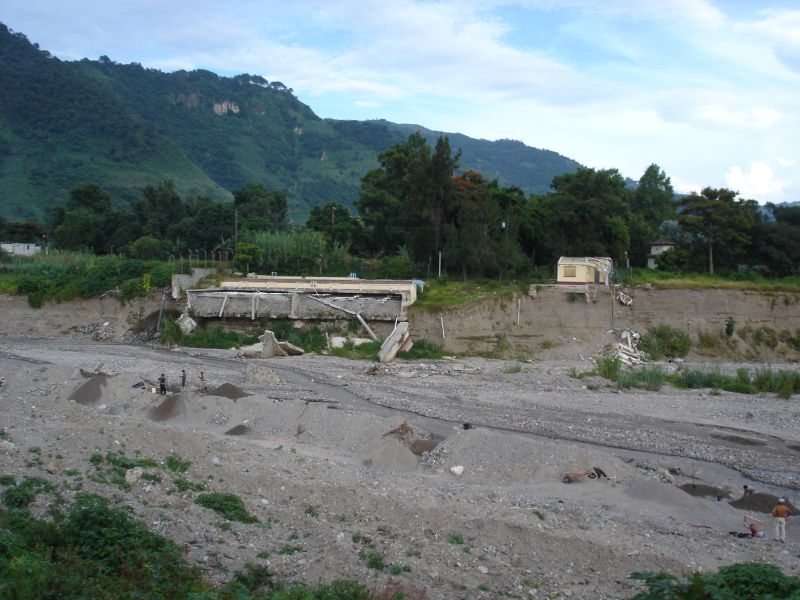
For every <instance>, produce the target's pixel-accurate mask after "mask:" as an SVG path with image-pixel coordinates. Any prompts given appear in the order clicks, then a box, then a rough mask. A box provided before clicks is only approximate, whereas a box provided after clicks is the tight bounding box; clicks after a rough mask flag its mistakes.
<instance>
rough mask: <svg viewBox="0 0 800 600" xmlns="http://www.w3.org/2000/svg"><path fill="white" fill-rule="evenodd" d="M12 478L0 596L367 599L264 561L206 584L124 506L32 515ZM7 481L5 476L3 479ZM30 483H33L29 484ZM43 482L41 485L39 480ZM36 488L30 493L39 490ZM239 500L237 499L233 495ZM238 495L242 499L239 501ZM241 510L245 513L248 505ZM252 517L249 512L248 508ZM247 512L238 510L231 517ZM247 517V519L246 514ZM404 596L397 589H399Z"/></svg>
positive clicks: (0, 555)
mask: <svg viewBox="0 0 800 600" xmlns="http://www.w3.org/2000/svg"><path fill="white" fill-rule="evenodd" d="M29 481H30V480H28V479H26V480H25V481H23V482H20V483H19V484H16V485H12V486H11V487H9V488H8V489H7V490H6V491H5V493H4V503H5V504H6V506H7V510H0V597H3V598H20V599H30V600H33V599H36V598H59V599H62V600H69V599H72V598H75V599H77V598H107V597H110V596H109V595H108V594H109V591H110V590H113V597H114V598H120V599H124V598H187V597H192V598H197V599H201V598H202V599H203V600H217V599H218V600H228V599H234V598H236V599H237V600H259V599H263V600H288V599H291V598H304V599H308V600H316V599H319V600H370V599H372V598H375V597H376V596H374V595H373V594H372V593H371V592H369V590H368V589H367V588H366V587H365V586H363V585H361V584H358V583H355V582H349V581H337V582H334V583H332V584H329V585H321V586H319V587H317V588H316V589H311V588H308V587H306V586H305V585H303V584H296V585H292V586H286V585H284V584H283V583H282V582H280V581H279V580H277V579H275V578H274V576H273V575H272V574H271V573H270V572H269V571H268V570H267V569H266V568H265V567H263V566H259V565H248V567H247V568H246V569H245V571H243V572H240V573H236V574H235V575H234V577H233V578H232V580H231V581H230V583H228V584H227V585H225V586H222V587H220V588H213V587H211V586H210V585H209V584H208V583H207V582H206V581H205V580H204V579H203V576H202V572H201V571H200V569H198V568H196V567H194V566H192V565H189V564H188V563H187V562H186V561H185V559H184V556H183V551H182V550H181V548H179V547H178V546H177V545H176V544H174V543H173V542H172V541H171V540H169V539H167V538H165V537H162V536H160V535H158V534H155V533H153V532H151V531H150V530H149V529H148V528H147V527H145V526H144V525H143V524H142V523H141V522H139V521H137V520H136V519H135V518H133V517H132V515H131V513H130V511H129V510H127V509H126V507H122V508H115V507H112V506H109V504H108V501H107V500H105V499H104V498H102V497H100V496H96V495H92V494H85V493H79V494H77V496H76V498H75V502H74V503H73V504H72V506H71V507H69V510H68V511H67V513H66V514H63V513H61V511H60V510H58V509H56V510H55V511H53V514H54V518H53V520H52V521H44V520H40V519H36V518H34V517H32V516H31V515H30V514H29V513H28V511H27V506H28V504H30V502H31V501H32V499H33V498H32V497H31V495H30V494H29V495H27V496H25V499H24V500H22V501H21V500H18V499H17V498H18V497H19V495H20V494H19V492H18V489H19V488H20V487H21V486H25V485H26V483H27V482H29ZM8 483H12V482H7V481H4V484H6V485H7V484H8ZM27 487H31V486H30V485H28V486H27ZM40 487H41V486H40ZM37 491H45V490H40V489H35V490H34V491H33V492H31V494H32V495H33V496H35V495H36V492H37ZM217 496H220V498H216V497H215V496H214V495H212V494H201V495H200V496H198V502H199V503H201V504H203V505H204V506H210V507H211V508H213V509H214V510H220V507H222V508H223V509H224V510H228V511H229V510H230V508H229V507H230V506H231V505H233V504H234V503H232V502H231V500H230V498H229V497H228V496H229V495H225V494H220V495H217ZM237 499H238V498H237ZM240 502H241V501H240ZM245 515H246V512H245ZM248 516H249V515H248ZM234 517H235V518H238V519H239V520H242V519H244V517H243V516H242V515H241V514H240V513H239V512H235V514H233V517H231V518H234ZM244 521H245V522H251V520H249V519H244ZM399 597H402V594H401V595H400V596H399Z"/></svg>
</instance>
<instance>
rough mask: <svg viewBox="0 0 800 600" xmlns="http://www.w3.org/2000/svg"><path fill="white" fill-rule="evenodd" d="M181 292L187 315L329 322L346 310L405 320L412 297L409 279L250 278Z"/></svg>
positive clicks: (364, 316)
mask: <svg viewBox="0 0 800 600" xmlns="http://www.w3.org/2000/svg"><path fill="white" fill-rule="evenodd" d="M186 294H187V308H188V312H189V315H190V316H192V317H203V318H224V317H238V318H249V319H252V320H256V319H260V318H266V319H280V318H289V319H301V320H329V319H330V320H334V319H341V318H342V316H343V313H346V314H349V315H351V316H355V317H358V318H359V320H364V321H405V320H406V318H407V309H408V307H409V306H411V304H413V303H414V301H415V300H416V299H417V290H416V286H415V285H414V284H413V283H412V282H411V281H403V280H387V279H377V280H374V279H355V278H350V277H324V278H323V277H319V278H306V277H270V276H255V277H254V276H250V277H247V278H242V279H229V280H226V281H222V282H221V283H220V286H219V287H217V288H207V289H193V290H188V291H187V292H186Z"/></svg>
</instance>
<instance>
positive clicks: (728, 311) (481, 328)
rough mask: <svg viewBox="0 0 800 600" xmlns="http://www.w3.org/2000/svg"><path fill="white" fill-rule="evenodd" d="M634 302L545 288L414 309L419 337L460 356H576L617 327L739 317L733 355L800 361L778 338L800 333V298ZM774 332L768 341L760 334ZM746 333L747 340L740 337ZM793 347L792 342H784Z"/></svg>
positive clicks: (715, 324)
mask: <svg viewBox="0 0 800 600" xmlns="http://www.w3.org/2000/svg"><path fill="white" fill-rule="evenodd" d="M633 295H634V301H633V304H632V305H631V306H630V307H625V306H622V305H621V304H620V303H619V302H616V303H613V305H612V302H611V298H610V296H609V294H608V292H607V291H606V292H605V293H603V292H599V293H598V294H597V296H596V297H595V298H593V299H590V300H589V301H588V302H587V301H586V300H585V298H584V296H583V295H578V296H577V298H575V296H571V295H570V294H568V293H566V292H564V291H561V290H558V289H556V288H553V287H541V288H539V289H538V290H537V292H536V295H535V297H534V296H523V295H519V296H516V297H514V298H503V299H492V298H488V299H484V300H481V301H477V302H472V303H469V304H466V305H462V306H459V307H457V308H455V309H451V310H447V311H443V312H433V311H426V310H419V309H415V308H414V307H413V306H412V307H411V311H410V315H409V320H410V324H411V330H412V331H413V332H414V335H415V337H417V338H426V339H429V340H432V341H434V342H436V343H438V344H440V345H441V346H442V348H443V349H444V350H445V351H446V352H453V353H493V352H494V353H497V354H498V355H512V356H513V355H514V354H528V355H536V356H539V355H541V356H542V357H544V358H559V357H572V356H575V354H576V353H578V352H592V351H596V350H600V349H602V346H603V344H604V343H605V342H607V341H609V338H607V337H606V334H607V332H608V331H609V330H610V329H620V328H632V329H634V330H636V331H639V332H642V333H644V332H645V331H646V330H647V328H648V327H651V326H653V325H659V324H662V323H663V324H667V325H670V326H672V327H675V328H677V329H681V330H683V331H686V332H688V333H690V334H691V335H692V336H693V337H694V338H695V339H696V338H697V335H698V333H701V332H709V333H711V334H714V335H718V334H720V333H722V332H723V330H724V328H725V322H726V320H727V319H728V318H729V317H733V318H734V320H735V322H736V325H735V328H736V332H737V335H736V336H735V339H734V340H733V342H732V343H733V346H732V347H731V348H729V350H730V352H729V353H728V354H730V355H732V356H729V357H733V358H735V357H736V354H737V353H738V354H740V355H741V357H742V358H747V359H749V360H758V359H763V360H790V361H791V360H797V359H798V358H800V355H798V352H797V351H795V350H793V349H792V348H791V347H785V348H784V349H783V350H782V346H781V344H782V342H781V341H780V340H777V343H776V344H773V343H771V338H773V337H777V336H778V334H779V333H780V332H787V333H791V334H792V335H795V336H796V335H797V331H798V329H800V295H798V294H793V293H770V292H751V291H740V290H657V289H636V290H634V292H633ZM759 331H762V332H764V331H766V332H767V333H766V335H765V336H764V337H765V338H766V339H765V341H764V342H761V343H754V341H753V339H752V337H753V335H754V334H756V333H757V332H759ZM739 334H741V337H740V335H739ZM784 346H785V345H784Z"/></svg>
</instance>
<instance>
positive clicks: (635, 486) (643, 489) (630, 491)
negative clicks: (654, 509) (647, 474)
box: [625, 480, 697, 510]
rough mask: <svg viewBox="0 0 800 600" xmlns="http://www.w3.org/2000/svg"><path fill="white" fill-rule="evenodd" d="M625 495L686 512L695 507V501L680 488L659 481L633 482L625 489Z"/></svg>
mask: <svg viewBox="0 0 800 600" xmlns="http://www.w3.org/2000/svg"><path fill="white" fill-rule="evenodd" d="M625 495H626V496H629V497H631V498H633V499H634V500H641V501H643V502H657V503H658V504H664V505H666V506H676V507H681V508H684V509H687V510H688V509H690V508H693V507H695V506H697V504H696V502H697V501H696V500H693V499H692V498H691V497H689V496H687V495H686V494H685V493H684V491H682V490H681V489H680V488H677V487H675V486H674V485H672V484H670V483H664V482H661V481H654V480H640V481H634V482H633V483H631V485H629V486H628V487H627V488H626V489H625Z"/></svg>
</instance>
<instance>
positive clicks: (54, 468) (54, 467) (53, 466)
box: [44, 458, 64, 475]
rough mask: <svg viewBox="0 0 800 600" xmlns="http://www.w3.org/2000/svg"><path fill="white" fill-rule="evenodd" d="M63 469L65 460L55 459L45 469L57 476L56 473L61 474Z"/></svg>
mask: <svg viewBox="0 0 800 600" xmlns="http://www.w3.org/2000/svg"><path fill="white" fill-rule="evenodd" d="M63 467H64V459H63V458H54V459H53V460H51V461H50V462H49V463H47V465H46V466H45V468H44V469H45V471H47V472H48V473H50V474H51V475H55V474H56V473H60V472H61V469H62V468H63Z"/></svg>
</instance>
